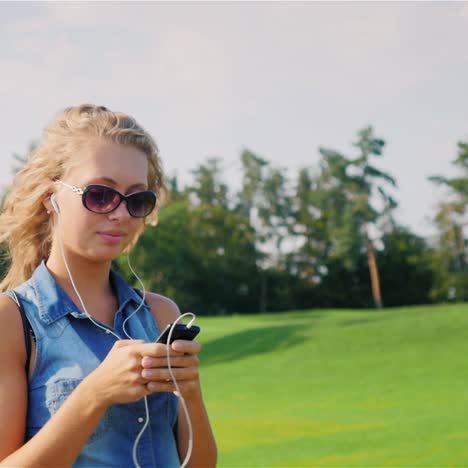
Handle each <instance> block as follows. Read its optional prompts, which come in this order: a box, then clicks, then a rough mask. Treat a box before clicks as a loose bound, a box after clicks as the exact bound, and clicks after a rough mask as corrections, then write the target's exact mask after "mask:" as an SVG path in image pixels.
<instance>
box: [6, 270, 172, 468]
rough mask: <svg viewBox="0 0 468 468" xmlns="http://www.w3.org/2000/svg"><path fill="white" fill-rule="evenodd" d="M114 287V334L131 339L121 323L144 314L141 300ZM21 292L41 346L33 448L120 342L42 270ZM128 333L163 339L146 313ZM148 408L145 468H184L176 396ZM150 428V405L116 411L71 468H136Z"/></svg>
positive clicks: (32, 398) (34, 379) (32, 397)
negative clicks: (179, 448) (178, 442)
mask: <svg viewBox="0 0 468 468" xmlns="http://www.w3.org/2000/svg"><path fill="white" fill-rule="evenodd" d="M110 280H111V284H112V286H113V288H114V291H115V292H116V294H117V298H118V302H119V308H118V310H117V312H116V314H115V319H114V327H113V331H114V332H115V333H117V334H118V335H119V336H121V337H122V338H124V339H125V338H126V336H125V333H124V332H123V330H122V324H123V321H124V320H125V318H126V317H128V316H129V315H130V314H131V313H132V312H133V311H134V310H135V309H136V307H138V305H139V304H140V302H141V298H140V296H139V295H138V294H137V293H136V292H135V291H134V290H133V289H132V288H130V287H129V286H128V285H127V283H126V282H125V281H124V279H123V278H122V277H121V276H120V275H118V274H117V273H116V272H113V271H111V274H110ZM15 291H16V292H17V294H18V295H19V296H20V299H21V300H22V302H23V305H24V309H25V311H26V315H27V317H28V319H29V321H30V323H31V326H32V328H33V330H34V334H35V336H36V339H37V343H36V363H35V367H34V371H33V374H32V376H31V378H30V381H29V402H28V414H27V423H26V440H29V439H30V438H31V437H33V436H34V435H35V434H36V433H37V432H38V431H39V430H40V429H41V427H43V426H44V425H45V424H46V423H47V421H48V420H49V418H50V417H51V416H52V415H53V414H54V413H55V412H56V411H57V410H58V409H59V408H60V406H61V405H62V404H63V402H64V401H65V400H66V399H67V397H68V396H69V395H70V394H71V392H72V391H73V390H74V389H75V388H76V386H77V385H79V383H80V382H81V381H82V380H83V378H85V377H86V376H87V375H88V374H89V373H91V372H92V371H93V370H94V369H95V368H96V367H97V366H98V365H99V364H100V363H101V361H102V360H103V359H104V358H105V357H106V355H107V353H108V352H109V350H110V349H111V347H112V346H113V344H114V343H115V342H116V341H117V338H116V337H114V336H113V335H112V334H111V333H106V332H105V331H104V330H101V329H100V328H98V327H96V326H95V325H94V324H93V323H92V322H91V321H90V320H89V319H88V318H87V317H86V315H85V313H84V312H81V311H80V309H79V308H78V307H77V306H76V304H74V303H73V301H72V300H71V299H70V297H69V296H68V295H67V294H66V293H65V292H64V290H63V289H62V288H61V286H60V285H59V284H58V283H57V282H56V281H55V279H54V277H53V276H52V275H51V274H50V272H49V270H48V269H47V267H46V265H45V263H44V262H42V263H41V264H40V265H39V266H38V267H37V269H36V271H35V272H34V274H33V276H32V277H31V278H30V279H29V280H28V281H27V282H25V283H23V284H22V285H20V286H19V287H18V288H16V289H15ZM101 325H103V326H104V327H106V328H107V329H108V328H109V327H108V326H106V325H104V324H101ZM125 329H126V331H127V333H128V334H129V335H130V336H131V337H132V338H134V339H143V340H145V341H148V342H150V341H154V340H155V339H156V338H157V336H158V335H159V330H158V326H157V324H156V322H155V320H154V318H153V315H152V313H151V310H150V309H149V308H148V307H147V306H146V305H145V306H143V307H142V308H141V309H140V310H139V311H138V312H137V313H136V314H135V315H133V316H132V317H131V318H130V319H129V320H128V321H127V323H126V324H125ZM148 405H149V410H150V418H151V420H150V424H149V425H148V427H147V428H146V430H145V432H144V434H143V436H142V437H141V439H140V441H139V444H138V451H137V454H138V462H139V464H140V465H141V466H142V467H150V466H151V467H178V466H180V461H179V457H178V453H177V446H176V440H175V437H174V432H175V431H174V429H175V425H176V422H177V408H178V401H177V397H176V396H175V395H174V394H172V393H154V394H152V395H151V396H149V397H148ZM144 421H145V406H144V399H141V400H139V401H137V402H134V403H129V404H117V405H113V406H111V407H110V408H109V409H108V410H107V411H106V413H105V414H104V416H103V418H102V419H101V421H100V423H99V425H98V426H97V428H96V430H95V431H94V433H93V434H92V436H91V437H90V439H89V440H88V442H87V443H86V445H85V446H84V447H83V450H82V451H81V453H80V455H79V457H78V458H77V459H76V462H75V463H74V465H73V466H76V467H99V466H106V467H111V466H112V467H114V466H115V467H117V466H119V467H126V468H127V467H131V466H133V461H132V448H133V444H134V442H135V439H136V437H137V435H138V433H139V432H140V430H141V428H142V426H143V424H144Z"/></svg>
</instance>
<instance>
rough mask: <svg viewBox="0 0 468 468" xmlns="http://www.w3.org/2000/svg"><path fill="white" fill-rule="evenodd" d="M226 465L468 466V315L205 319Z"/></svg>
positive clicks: (209, 395)
mask: <svg viewBox="0 0 468 468" xmlns="http://www.w3.org/2000/svg"><path fill="white" fill-rule="evenodd" d="M197 323H198V324H199V325H200V326H201V327H202V333H201V334H200V341H201V342H202V343H203V345H204V349H203V351H202V353H201V363H202V381H203V385H204V391H205V398H206V401H207V406H208V410H209V413H210V417H211V420H212V422H213V425H214V429H215V433H216V437H217V441H218V445H219V452H220V457H219V466H220V467H224V466H233V467H246V466H330V467H331V466H434V467H435V466H438V467H440V466H468V364H467V361H468V304H458V305H457V304H455V305H442V306H424V307H408V308H397V309H388V310H384V311H375V310H359V311H357V310H339V311H338V310H331V311H306V312H302V311H301V312H288V313H283V314H268V315H251V316H234V317H222V318H200V319H198V321H197Z"/></svg>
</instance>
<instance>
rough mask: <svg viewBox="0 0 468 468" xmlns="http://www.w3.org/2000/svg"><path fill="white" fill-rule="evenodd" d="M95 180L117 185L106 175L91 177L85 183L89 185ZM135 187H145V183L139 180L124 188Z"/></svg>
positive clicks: (131, 188) (130, 188)
mask: <svg viewBox="0 0 468 468" xmlns="http://www.w3.org/2000/svg"><path fill="white" fill-rule="evenodd" d="M97 181H104V182H107V183H108V184H110V185H113V186H116V185H118V183H117V182H116V181H115V180H114V179H112V178H111V177H107V176H102V177H93V178H92V179H91V180H90V181H89V183H88V184H87V185H91V184H92V183H95V182H97ZM135 188H143V189H146V184H145V183H143V182H139V183H136V184H133V185H131V186H130V187H128V189H127V190H126V191H127V192H128V191H130V190H133V189H135Z"/></svg>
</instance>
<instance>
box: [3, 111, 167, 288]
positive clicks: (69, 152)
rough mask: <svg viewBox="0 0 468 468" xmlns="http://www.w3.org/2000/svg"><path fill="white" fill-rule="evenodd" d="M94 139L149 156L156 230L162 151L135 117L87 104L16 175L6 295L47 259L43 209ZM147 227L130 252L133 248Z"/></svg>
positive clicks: (48, 231)
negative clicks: (84, 146)
mask: <svg viewBox="0 0 468 468" xmlns="http://www.w3.org/2000/svg"><path fill="white" fill-rule="evenodd" d="M90 137H91V138H92V137H95V138H100V139H101V138H102V139H108V140H110V141H112V142H114V143H118V144H122V145H131V146H134V147H136V148H138V149H139V150H141V151H143V152H144V153H145V154H146V156H147V160H148V189H149V190H153V191H154V192H156V195H157V206H156V209H155V210H154V211H153V212H152V213H151V214H150V215H149V216H148V217H147V218H145V224H152V225H156V224H157V220H158V211H159V208H160V206H161V202H162V201H163V200H164V198H165V197H166V196H167V188H166V185H165V182H164V176H163V171H162V164H161V160H160V157H159V150H158V147H157V145H156V143H155V141H154V140H153V138H152V137H151V135H149V133H148V132H147V131H146V130H144V129H143V127H141V126H140V125H139V124H138V123H137V122H136V121H135V119H134V118H133V117H131V116H129V115H127V114H124V113H122V112H112V111H110V110H109V109H107V108H105V107H102V106H95V105H92V104H83V105H80V106H76V107H68V108H66V109H65V110H64V111H63V112H62V113H60V114H59V115H58V116H57V118H56V119H55V120H54V121H52V122H51V123H50V124H49V126H48V127H47V128H46V129H45V131H44V134H43V138H42V140H41V142H40V143H39V144H38V146H36V147H35V148H34V149H33V150H32V152H31V153H30V154H29V156H28V158H27V162H26V164H25V165H24V167H23V168H22V169H21V170H20V171H19V172H18V173H17V174H16V176H15V177H14V179H13V182H12V184H11V186H10V187H9V189H8V191H7V194H6V197H5V199H4V204H3V211H2V213H1V214H0V244H3V245H4V246H5V247H6V248H7V254H6V256H7V259H6V260H7V262H9V263H10V268H9V271H8V273H7V274H6V276H5V278H4V279H3V280H2V282H1V283H0V291H6V290H8V289H11V288H14V287H16V286H18V285H19V284H21V283H22V282H24V281H26V280H27V279H28V278H29V277H30V276H31V275H32V273H33V272H34V270H35V269H36V267H37V266H38V265H39V264H40V262H41V261H42V259H44V258H47V257H48V256H49V253H50V249H51V246H52V220H51V217H50V216H48V214H47V212H46V209H45V207H44V205H43V200H44V198H45V197H46V195H47V193H52V192H54V190H55V189H54V181H56V180H57V179H60V178H61V177H62V175H63V174H64V172H65V171H66V170H67V169H69V168H70V167H71V166H72V165H73V164H74V163H75V164H76V163H78V164H79V161H76V160H74V159H73V158H74V154H76V149H77V147H79V145H80V144H85V143H86V142H89V140H90ZM143 229H144V226H143V227H142V229H141V230H140V231H139V232H138V233H137V234H136V236H135V238H134V239H133V240H132V242H130V244H129V245H128V246H127V247H126V249H125V250H126V251H129V250H131V249H132V247H133V246H134V245H135V243H136V241H137V239H138V237H139V235H140V234H141V233H142V232H143Z"/></svg>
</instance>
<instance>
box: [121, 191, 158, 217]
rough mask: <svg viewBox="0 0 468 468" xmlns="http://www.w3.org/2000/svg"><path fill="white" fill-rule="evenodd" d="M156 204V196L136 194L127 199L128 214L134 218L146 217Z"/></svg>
mask: <svg viewBox="0 0 468 468" xmlns="http://www.w3.org/2000/svg"><path fill="white" fill-rule="evenodd" d="M155 204H156V195H155V194H154V193H153V192H138V193H134V194H133V195H130V196H129V197H128V198H127V208H128V212H129V213H130V214H131V215H132V216H134V217H135V218H144V217H145V216H148V215H149V214H150V213H151V212H152V211H153V208H154V205H155Z"/></svg>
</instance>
